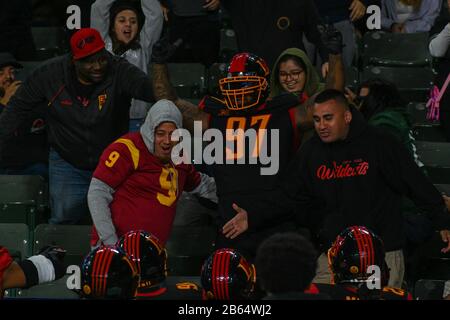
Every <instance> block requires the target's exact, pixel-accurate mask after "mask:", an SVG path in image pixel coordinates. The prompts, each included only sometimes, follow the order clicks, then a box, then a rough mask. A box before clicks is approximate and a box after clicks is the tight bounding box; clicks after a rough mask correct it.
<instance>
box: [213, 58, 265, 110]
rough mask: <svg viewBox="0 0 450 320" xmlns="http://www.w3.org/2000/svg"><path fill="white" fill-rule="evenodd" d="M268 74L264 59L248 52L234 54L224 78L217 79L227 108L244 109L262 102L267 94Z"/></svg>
mask: <svg viewBox="0 0 450 320" xmlns="http://www.w3.org/2000/svg"><path fill="white" fill-rule="evenodd" d="M269 75H270V69H269V67H268V66H267V64H266V62H265V61H264V59H262V58H260V57H258V56H256V55H254V54H251V53H248V52H244V53H238V54H236V55H234V57H233V58H232V59H231V62H230V64H229V66H228V73H227V76H226V78H223V79H220V80H219V86H220V92H221V94H222V96H223V98H224V99H225V102H226V105H227V107H228V109H230V110H244V109H248V108H251V107H254V106H258V105H259V104H261V103H262V102H264V101H265V100H266V98H267V97H268V95H269Z"/></svg>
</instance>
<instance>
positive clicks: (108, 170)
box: [92, 132, 201, 244]
mask: <svg viewBox="0 0 450 320" xmlns="http://www.w3.org/2000/svg"><path fill="white" fill-rule="evenodd" d="M93 177H95V178H97V179H99V180H101V181H103V182H104V183H106V184H108V185H109V186H110V187H111V188H113V189H114V190H115V193H114V199H113V201H112V202H111V204H110V209H111V218H112V221H113V224H114V227H115V228H116V234H117V236H118V237H121V236H122V235H123V234H125V233H126V232H128V231H132V230H145V231H147V232H150V233H152V234H153V235H155V236H156V237H157V238H158V239H159V240H160V241H161V242H162V243H163V244H165V243H166V241H167V238H168V237H169V234H170V231H171V229H172V223H173V220H174V217H175V211H176V203H177V201H178V198H179V197H180V195H181V193H182V192H183V191H192V190H194V189H195V188H196V187H197V186H198V185H199V184H200V180H201V177H200V174H199V173H198V172H197V171H195V169H194V166H192V165H189V164H180V165H177V166H175V165H174V164H173V163H172V162H171V163H168V164H163V163H162V162H161V161H160V160H159V159H158V158H156V157H155V156H154V155H153V154H151V153H150V152H149V151H148V149H147V147H146V145H145V143H144V140H143V139H142V136H141V134H140V133H139V132H133V133H128V134H126V135H124V136H122V137H121V138H120V139H118V140H116V141H115V142H114V143H112V144H111V145H109V146H108V148H106V149H105V151H104V152H103V154H102V156H101V157H100V161H99V164H98V166H97V168H96V169H95V171H94V175H93ZM98 239H99V238H98V235H97V232H96V230H95V228H94V233H93V238H92V243H93V244H96V243H97V241H98Z"/></svg>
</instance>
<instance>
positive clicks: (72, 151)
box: [0, 54, 154, 170]
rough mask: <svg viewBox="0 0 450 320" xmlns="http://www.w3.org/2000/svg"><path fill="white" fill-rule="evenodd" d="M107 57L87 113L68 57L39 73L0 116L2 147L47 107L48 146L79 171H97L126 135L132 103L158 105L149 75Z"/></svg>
mask: <svg viewBox="0 0 450 320" xmlns="http://www.w3.org/2000/svg"><path fill="white" fill-rule="evenodd" d="M109 57H110V69H109V71H108V74H107V76H106V79H105V80H104V81H103V82H101V83H99V84H98V85H97V86H96V87H95V89H94V91H93V93H92V95H91V97H90V99H89V103H88V104H87V106H86V107H84V106H83V105H82V104H81V103H80V102H79V100H78V99H77V96H78V95H77V92H76V90H75V85H74V81H77V80H75V79H76V77H75V75H74V72H75V70H74V67H73V64H72V62H71V55H70V54H67V55H65V56H61V57H57V58H55V59H52V60H49V61H48V62H47V63H45V64H44V65H43V66H41V67H39V68H38V69H37V70H35V71H34V72H33V73H32V74H31V75H30V76H29V77H28V79H27V80H26V81H25V83H24V84H23V85H22V86H20V88H19V89H18V90H17V92H16V94H15V95H14V96H13V97H12V98H11V100H10V102H9V104H8V106H7V108H6V109H5V111H4V112H3V113H2V114H1V116H0V141H3V140H4V139H5V138H6V137H7V136H8V134H11V133H12V132H13V131H14V130H15V129H16V127H17V126H18V125H19V123H20V122H21V121H22V120H23V119H25V118H26V117H27V114H28V113H29V112H31V111H32V110H33V109H34V108H36V107H37V106H38V105H39V104H40V103H42V102H45V103H47V104H48V109H47V129H48V135H49V144H50V146H51V147H52V148H54V149H55V150H56V151H57V152H58V153H59V155H60V156H61V157H62V158H63V159H64V160H66V161H67V162H69V163H70V164H72V165H73V166H75V167H76V168H79V169H85V170H93V169H95V167H96V166H97V162H98V159H99V157H100V155H101V153H102V152H103V150H104V149H105V147H107V146H108V145H109V144H110V143H111V142H113V141H114V140H115V139H117V138H119V137H120V136H122V135H123V134H125V133H126V132H128V126H129V109H130V101H131V98H136V99H140V100H144V101H147V102H152V101H153V100H154V98H153V93H152V84H151V80H150V79H149V77H148V75H146V74H145V73H144V72H143V71H141V70H139V69H138V68H137V67H135V66H134V65H132V64H131V63H129V62H127V61H126V60H125V59H122V58H117V57H113V56H112V55H110V56H109Z"/></svg>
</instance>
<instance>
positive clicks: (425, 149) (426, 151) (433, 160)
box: [415, 141, 450, 168]
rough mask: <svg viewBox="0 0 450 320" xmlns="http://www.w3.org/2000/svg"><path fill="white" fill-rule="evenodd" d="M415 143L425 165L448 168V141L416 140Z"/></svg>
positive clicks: (449, 145)
mask: <svg viewBox="0 0 450 320" xmlns="http://www.w3.org/2000/svg"><path fill="white" fill-rule="evenodd" d="M415 145H416V148H417V153H418V154H419V155H420V157H421V159H422V162H423V163H424V164H425V165H426V166H428V167H441V168H450V143H447V142H430V141H416V143H415Z"/></svg>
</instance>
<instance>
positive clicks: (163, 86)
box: [152, 63, 209, 132]
mask: <svg viewBox="0 0 450 320" xmlns="http://www.w3.org/2000/svg"><path fill="white" fill-rule="evenodd" d="M152 78H153V93H154V95H155V98H156V100H160V99H168V100H171V101H173V102H174V103H175V105H176V106H177V107H178V109H179V110H180V112H181V114H182V115H183V127H184V128H186V129H187V130H189V131H190V132H193V131H194V121H201V122H202V129H206V128H207V127H208V119H209V117H208V114H207V113H205V112H204V111H202V110H201V109H199V108H198V106H196V105H195V104H193V103H191V102H189V101H186V100H183V99H180V98H179V97H178V96H177V93H176V92H175V89H174V88H173V87H172V85H171V83H170V79H169V74H168V71H167V65H165V64H156V63H155V64H153V73H152Z"/></svg>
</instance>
